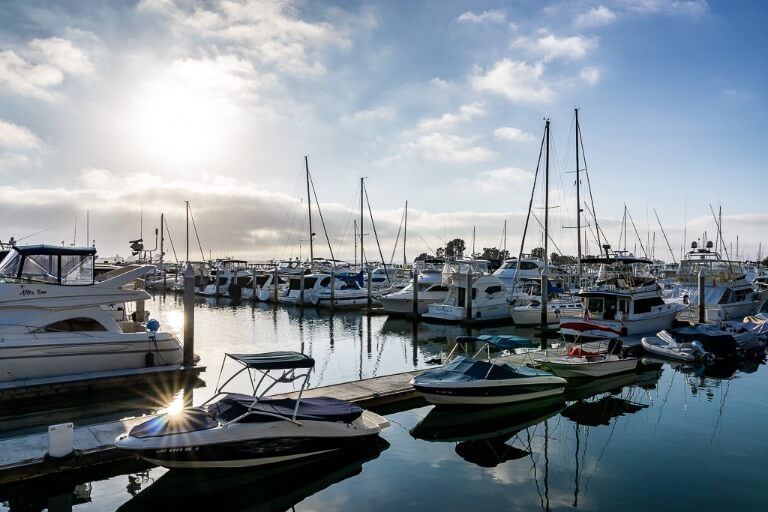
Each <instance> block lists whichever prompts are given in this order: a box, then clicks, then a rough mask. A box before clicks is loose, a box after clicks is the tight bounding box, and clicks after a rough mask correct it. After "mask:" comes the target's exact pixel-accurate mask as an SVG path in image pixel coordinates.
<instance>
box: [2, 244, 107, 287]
mask: <svg viewBox="0 0 768 512" xmlns="http://www.w3.org/2000/svg"><path fill="white" fill-rule="evenodd" d="M95 259H96V249H95V248H93V247H59V246H56V245H27V246H23V247H18V246H15V247H13V248H12V249H11V251H10V252H9V253H8V254H7V255H6V257H5V258H4V259H3V261H2V262H0V279H3V280H6V281H8V280H13V281H27V282H37V283H46V284H60V285H70V286H71V285H92V284H93V283H94V272H93V268H94V262H95Z"/></svg>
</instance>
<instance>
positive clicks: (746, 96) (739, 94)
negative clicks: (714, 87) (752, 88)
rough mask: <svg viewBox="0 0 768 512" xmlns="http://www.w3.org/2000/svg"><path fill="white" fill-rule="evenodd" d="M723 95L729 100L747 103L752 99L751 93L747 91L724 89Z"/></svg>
mask: <svg viewBox="0 0 768 512" xmlns="http://www.w3.org/2000/svg"><path fill="white" fill-rule="evenodd" d="M723 94H724V95H725V96H726V97H727V98H730V99H732V100H736V101H747V100H751V99H752V98H753V97H754V96H753V95H752V94H751V93H749V92H747V91H743V90H741V89H725V90H724V91H723Z"/></svg>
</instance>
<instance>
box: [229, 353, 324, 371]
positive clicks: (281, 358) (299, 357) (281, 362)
mask: <svg viewBox="0 0 768 512" xmlns="http://www.w3.org/2000/svg"><path fill="white" fill-rule="evenodd" d="M226 355H227V357H230V358H232V359H234V360H235V361H237V362H239V363H241V364H243V365H245V366H247V367H248V368H253V369H254V370H290V369H293V368H314V366H315V360H314V359H312V358H311V357H309V356H308V355H306V354H302V353H301V352H288V351H281V352H264V353H261V354H226Z"/></svg>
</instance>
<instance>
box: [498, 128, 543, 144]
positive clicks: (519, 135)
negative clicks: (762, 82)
mask: <svg viewBox="0 0 768 512" xmlns="http://www.w3.org/2000/svg"><path fill="white" fill-rule="evenodd" d="M493 136H494V137H496V138H497V139H503V140H511V141H515V142H529V141H532V140H536V137H534V136H533V135H532V134H530V133H528V132H525V131H523V130H521V129H520V128H512V127H510V126H502V127H501V128H496V129H495V130H493Z"/></svg>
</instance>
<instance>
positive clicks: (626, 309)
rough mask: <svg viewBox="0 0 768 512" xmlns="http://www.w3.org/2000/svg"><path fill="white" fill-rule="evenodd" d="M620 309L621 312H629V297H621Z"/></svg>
mask: <svg viewBox="0 0 768 512" xmlns="http://www.w3.org/2000/svg"><path fill="white" fill-rule="evenodd" d="M619 311H621V313H622V314H624V315H626V314H627V313H629V305H628V304H627V299H619Z"/></svg>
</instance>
